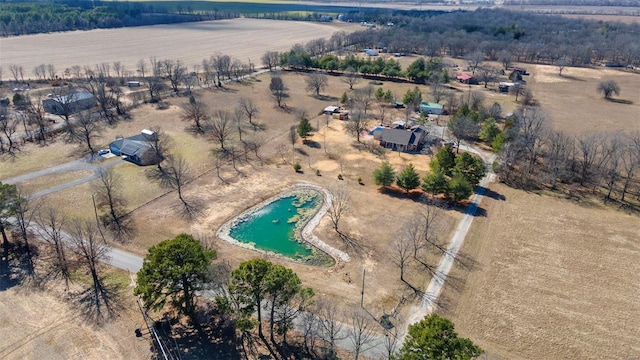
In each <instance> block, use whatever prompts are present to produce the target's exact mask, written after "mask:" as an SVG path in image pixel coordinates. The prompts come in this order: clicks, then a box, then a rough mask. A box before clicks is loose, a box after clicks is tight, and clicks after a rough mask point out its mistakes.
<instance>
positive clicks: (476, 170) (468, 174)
mask: <svg viewBox="0 0 640 360" xmlns="http://www.w3.org/2000/svg"><path fill="white" fill-rule="evenodd" d="M455 161H456V165H455V168H454V169H453V173H454V174H455V175H458V174H459V175H461V176H462V177H464V178H465V179H466V180H467V181H468V182H469V183H470V184H471V185H472V186H476V185H478V184H479V183H480V179H482V177H483V176H484V175H485V174H486V173H487V168H486V167H485V166H484V163H483V162H482V160H480V159H478V158H476V157H474V156H473V155H471V154H469V153H466V152H465V153H462V154H460V155H459V156H458V157H456V160H455Z"/></svg>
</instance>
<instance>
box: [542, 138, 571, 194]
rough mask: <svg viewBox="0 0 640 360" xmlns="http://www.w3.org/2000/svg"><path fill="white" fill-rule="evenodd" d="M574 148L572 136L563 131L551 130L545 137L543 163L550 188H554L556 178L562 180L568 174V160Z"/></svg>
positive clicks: (556, 182) (556, 181)
mask: <svg viewBox="0 0 640 360" xmlns="http://www.w3.org/2000/svg"><path fill="white" fill-rule="evenodd" d="M574 149H575V140H574V138H573V137H571V136H568V135H567V134H565V133H563V132H551V133H550V134H549V136H548V137H547V139H546V145H545V165H546V169H547V172H548V174H549V181H550V183H551V188H552V189H555V188H556V186H557V184H558V180H561V181H562V180H564V179H565V178H567V177H568V176H569V173H570V169H569V161H570V159H571V154H572V153H573V151H574Z"/></svg>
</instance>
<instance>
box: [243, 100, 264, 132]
mask: <svg viewBox="0 0 640 360" xmlns="http://www.w3.org/2000/svg"><path fill="white" fill-rule="evenodd" d="M238 107H239V108H240V109H241V110H242V111H243V112H244V115H245V116H246V117H247V119H248V120H249V124H251V125H252V126H253V127H254V130H255V129H256V125H257V124H254V123H253V120H254V119H255V117H256V115H257V114H258V113H259V112H260V110H259V109H258V105H257V104H256V103H255V101H253V99H251V98H246V97H243V98H240V101H239V102H238Z"/></svg>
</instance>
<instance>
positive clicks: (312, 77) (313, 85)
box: [305, 71, 329, 96]
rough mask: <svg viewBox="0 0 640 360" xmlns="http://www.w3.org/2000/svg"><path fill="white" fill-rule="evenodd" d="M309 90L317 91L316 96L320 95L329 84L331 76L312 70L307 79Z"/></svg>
mask: <svg viewBox="0 0 640 360" xmlns="http://www.w3.org/2000/svg"><path fill="white" fill-rule="evenodd" d="M305 82H306V84H307V91H315V93H316V96H320V91H322V90H324V89H325V88H326V87H327V85H328V84H329V77H328V76H327V75H326V74H323V73H320V72H317V71H316V72H312V73H309V75H307V78H306V79H305Z"/></svg>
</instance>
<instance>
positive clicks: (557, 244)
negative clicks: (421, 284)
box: [441, 184, 640, 359]
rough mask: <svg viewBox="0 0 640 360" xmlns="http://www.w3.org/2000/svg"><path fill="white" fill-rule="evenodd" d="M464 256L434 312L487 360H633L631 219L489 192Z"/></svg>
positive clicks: (505, 190)
mask: <svg viewBox="0 0 640 360" xmlns="http://www.w3.org/2000/svg"><path fill="white" fill-rule="evenodd" d="M491 189H492V190H493V191H494V192H495V193H497V194H500V195H503V196H504V197H505V198H506V200H499V199H496V198H497V197H494V198H491V197H485V200H484V201H483V204H482V208H484V209H485V210H486V213H487V216H486V217H479V218H476V219H475V221H474V223H473V225H472V230H471V232H470V233H469V235H468V237H467V240H466V242H465V247H464V252H465V253H466V254H468V255H472V257H473V258H474V259H475V261H476V264H475V266H474V267H473V269H472V270H470V271H467V270H460V268H459V267H458V268H457V269H456V270H455V271H454V273H453V275H454V276H457V277H458V278H459V281H458V282H454V283H453V284H451V286H448V287H447V289H446V290H445V293H444V296H443V299H442V304H441V305H442V306H443V310H442V313H443V314H444V315H445V316H447V317H450V318H451V319H452V320H453V321H454V322H455V324H456V329H457V330H459V332H460V333H461V334H462V335H464V336H467V337H470V338H472V339H473V341H474V342H476V343H477V344H479V345H480V346H482V347H483V348H484V349H485V350H486V351H487V353H488V355H489V356H488V357H489V358H491V359H633V358H634V356H637V355H638V354H639V353H640V345H639V344H638V342H637V340H638V338H640V317H638V316H637V315H638V314H639V313H640V303H638V298H639V297H640V290H639V288H638V284H639V283H640V275H639V274H640V265H639V264H640V232H639V230H638V229H639V228H640V220H639V219H638V218H637V217H636V216H631V215H626V214H624V213H622V212H619V211H616V210H610V209H605V208H599V207H596V208H589V207H584V206H582V205H580V204H578V203H574V202H571V201H569V200H565V199H560V198H555V197H552V196H548V195H542V196H541V195H537V194H533V193H527V192H524V191H520V190H514V189H512V188H509V187H507V186H505V185H501V184H493V185H492V186H491Z"/></svg>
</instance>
